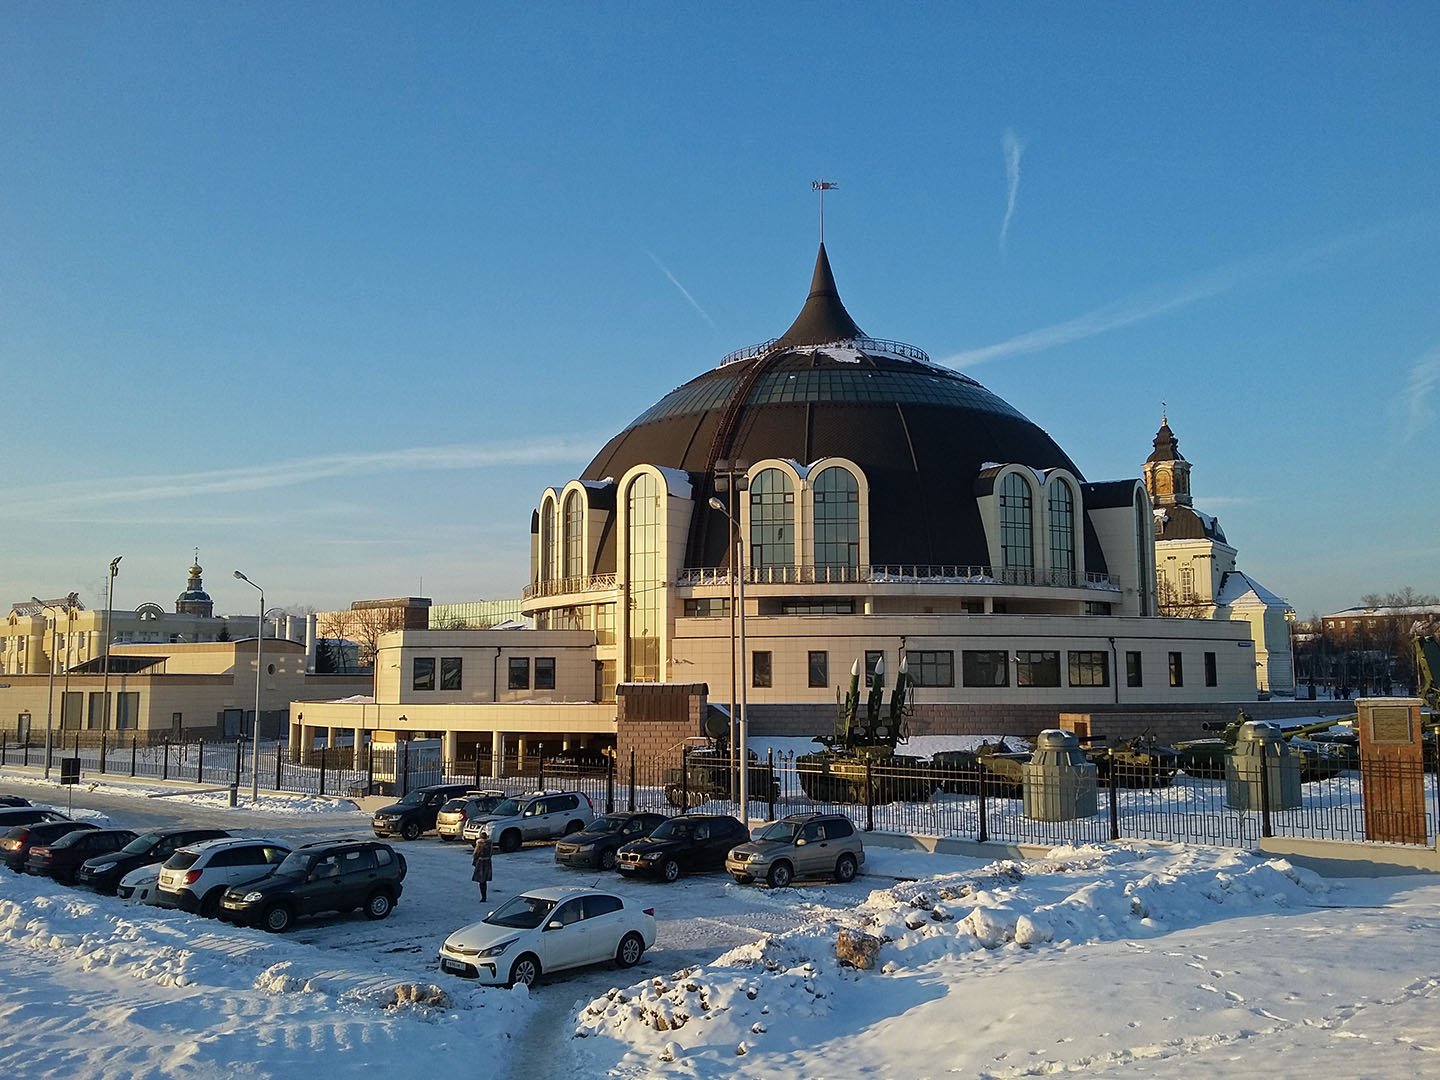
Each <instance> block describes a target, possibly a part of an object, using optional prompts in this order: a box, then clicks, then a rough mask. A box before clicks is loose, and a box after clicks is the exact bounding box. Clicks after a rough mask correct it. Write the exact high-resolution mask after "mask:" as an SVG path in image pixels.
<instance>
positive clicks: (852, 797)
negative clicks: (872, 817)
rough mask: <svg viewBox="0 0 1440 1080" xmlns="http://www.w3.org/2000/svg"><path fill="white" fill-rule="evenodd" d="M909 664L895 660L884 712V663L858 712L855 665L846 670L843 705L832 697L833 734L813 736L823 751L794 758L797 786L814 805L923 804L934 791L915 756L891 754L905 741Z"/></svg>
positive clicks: (926, 769) (933, 783) (936, 785)
mask: <svg viewBox="0 0 1440 1080" xmlns="http://www.w3.org/2000/svg"><path fill="white" fill-rule="evenodd" d="M911 694H912V688H911V685H910V675H909V665H908V664H907V663H906V661H905V660H904V659H902V660H901V661H900V671H899V673H898V674H897V675H896V677H895V688H894V690H893V691H892V692H891V694H890V705H889V708H888V710H887V709H886V708H885V701H884V698H885V661H884V659H883V658H882V659H881V660H879V661H877V662H876V664H875V671H874V674H873V676H872V678H871V684H870V692H869V695H868V697H867V698H866V701H865V708H864V711H863V713H862V711H861V708H860V662H859V661H858V660H857V661H855V663H854V664H852V665H851V667H850V687H849V691H848V692H847V693H846V695H845V697H844V698H843V700H842V699H841V698H840V695H839V693H838V691H837V693H836V719H835V730H834V732H833V733H832V734H830V735H828V736H827V735H817V736H816V737H815V741H816V742H817V743H820V744H821V745H822V746H824V747H825V749H824V750H821V751H817V752H815V753H810V754H801V755H800V756H799V757H797V758H796V759H795V773H796V776H797V777H798V778H799V780H800V787H801V789H802V790H803V791H804V792H805V794H806V795H808V796H809V797H810V798H811V799H813V800H815V801H816V802H819V803H888V802H896V801H901V802H928V801H929V799H930V796H932V795H934V794H935V792H936V790H937V789H938V788H939V786H940V785H939V781H938V780H937V779H936V778H935V776H934V774H933V772H932V771H931V769H930V768H929V766H928V765H927V764H926V763H925V762H924V761H922V760H921V759H920V758H918V757H912V756H910V755H907V754H897V753H895V748H896V747H897V746H898V745H899V744H900V743H903V742H906V741H908V740H909V731H908V727H907V725H906V723H905V718H906V717H907V716H909V715H910V714H911V712H912V711H913V708H914V703H913V701H912V698H911Z"/></svg>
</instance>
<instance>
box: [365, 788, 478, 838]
mask: <svg viewBox="0 0 1440 1080" xmlns="http://www.w3.org/2000/svg"><path fill="white" fill-rule="evenodd" d="M471 790H473V789H472V788H471V786H470V785H469V784H431V785H430V786H429V787H421V788H416V789H415V790H414V791H411V792H409V793H408V794H407V795H406V796H405V797H404V798H402V799H401V800H400V801H399V802H397V803H391V804H390V805H389V806H382V807H381V808H380V809H379V810H376V811H375V817H374V819H373V820H372V821H371V822H370V825H371V827H372V828H373V829H374V830H375V835H376V836H399V837H401V838H403V839H405V840H416V839H419V837H420V834H421V833H426V832H429V831H430V830H432V829H433V828H435V815H437V814H438V813H440V808H441V807H442V806H444V805H445V804H446V803H447V802H449V801H450V800H451V799H455V798H458V797H459V796H461V795H464V794H465V793H466V792H467V791H471Z"/></svg>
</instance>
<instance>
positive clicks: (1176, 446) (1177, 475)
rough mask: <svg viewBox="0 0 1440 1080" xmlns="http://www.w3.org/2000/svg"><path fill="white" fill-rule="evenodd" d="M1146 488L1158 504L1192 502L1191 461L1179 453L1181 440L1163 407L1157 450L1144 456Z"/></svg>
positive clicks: (1185, 503) (1176, 504)
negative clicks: (1177, 436) (1171, 428)
mask: <svg viewBox="0 0 1440 1080" xmlns="http://www.w3.org/2000/svg"><path fill="white" fill-rule="evenodd" d="M1144 468H1145V488H1146V490H1148V491H1149V492H1150V501H1151V502H1152V503H1154V504H1155V506H1157V507H1170V506H1189V505H1190V463H1189V462H1188V461H1186V460H1185V458H1184V457H1183V456H1182V455H1181V453H1180V440H1179V439H1177V438H1175V433H1174V432H1173V431H1171V430H1170V421H1169V420H1168V419H1167V418H1166V416H1165V412H1164V410H1163V409H1162V410H1161V412H1160V430H1159V431H1157V432H1156V433H1155V449H1154V450H1152V451H1151V452H1150V456H1149V457H1148V458H1146V459H1145V466H1144Z"/></svg>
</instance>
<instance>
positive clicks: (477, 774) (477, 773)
mask: <svg viewBox="0 0 1440 1080" xmlns="http://www.w3.org/2000/svg"><path fill="white" fill-rule="evenodd" d="M370 760H371V761H372V762H373V761H374V760H375V746H374V744H373V743H372V744H371V746H370ZM475 786H476V787H477V788H478V787H479V786H480V740H479V739H476V740H475ZM366 794H367V795H368V794H369V792H368V791H367V792H366Z"/></svg>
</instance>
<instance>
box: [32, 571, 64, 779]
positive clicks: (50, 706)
mask: <svg viewBox="0 0 1440 1080" xmlns="http://www.w3.org/2000/svg"><path fill="white" fill-rule="evenodd" d="M30 600H31V602H32V603H35V604H39V605H40V610H41V611H48V612H50V688H49V690H48V691H46V697H45V779H46V780H49V779H50V746H51V740H52V738H53V735H52V732H53V731H54V729H55V624H56V622H57V621H58V620H57V619H56V618H55V608H54V606H53V605H51V604H47V603H45V601H44V600H41V599H40V598H39V597H38V596H32V597H30Z"/></svg>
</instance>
